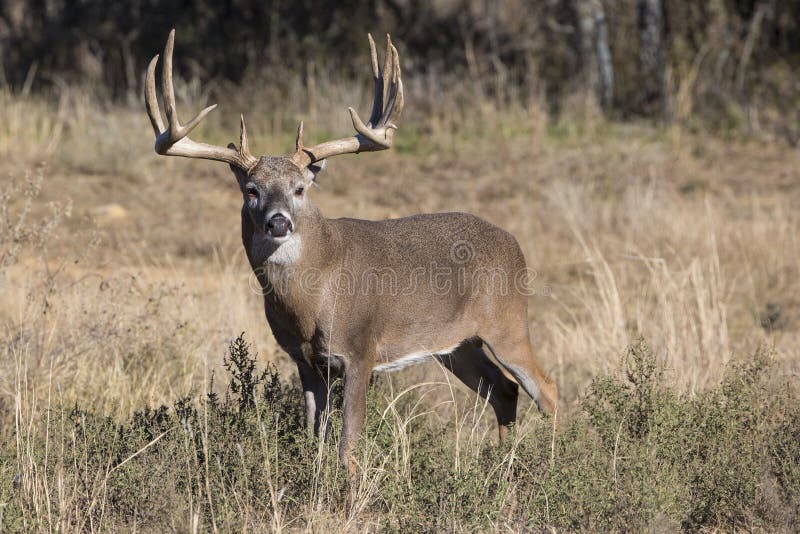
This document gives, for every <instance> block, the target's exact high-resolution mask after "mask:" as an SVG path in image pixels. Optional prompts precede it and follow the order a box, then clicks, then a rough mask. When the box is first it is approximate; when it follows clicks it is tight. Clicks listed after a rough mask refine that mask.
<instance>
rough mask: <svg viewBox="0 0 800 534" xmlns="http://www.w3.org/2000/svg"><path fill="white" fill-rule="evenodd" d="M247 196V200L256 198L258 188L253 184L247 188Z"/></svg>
mask: <svg viewBox="0 0 800 534" xmlns="http://www.w3.org/2000/svg"><path fill="white" fill-rule="evenodd" d="M247 198H248V200H255V199H257V198H258V189H256V188H255V187H253V186H250V187H248V188H247Z"/></svg>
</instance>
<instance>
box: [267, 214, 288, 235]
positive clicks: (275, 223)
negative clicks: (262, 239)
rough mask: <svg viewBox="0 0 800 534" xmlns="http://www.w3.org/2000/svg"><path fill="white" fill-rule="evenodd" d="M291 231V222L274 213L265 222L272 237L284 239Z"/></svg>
mask: <svg viewBox="0 0 800 534" xmlns="http://www.w3.org/2000/svg"><path fill="white" fill-rule="evenodd" d="M291 230H292V221H290V220H289V219H287V218H286V217H285V216H284V215H282V214H280V213H276V214H275V215H273V216H272V218H270V220H269V221H268V222H267V231H268V232H269V233H271V234H272V237H285V236H286V234H288V233H289V232H290V231H291Z"/></svg>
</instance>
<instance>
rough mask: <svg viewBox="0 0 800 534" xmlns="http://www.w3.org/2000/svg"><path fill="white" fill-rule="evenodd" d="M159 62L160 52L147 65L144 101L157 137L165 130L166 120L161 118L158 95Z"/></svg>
mask: <svg viewBox="0 0 800 534" xmlns="http://www.w3.org/2000/svg"><path fill="white" fill-rule="evenodd" d="M157 63H158V54H156V55H155V56H154V57H153V59H151V60H150V64H149V65H148V66H147V75H146V76H145V79H144V86H145V93H144V103H145V106H146V107H147V116H148V117H150V124H151V125H152V126H153V131H155V133H156V137H158V136H159V135H161V132H163V131H164V121H163V120H162V119H161V110H160V109H159V108H158V96H157V95H156V64H157Z"/></svg>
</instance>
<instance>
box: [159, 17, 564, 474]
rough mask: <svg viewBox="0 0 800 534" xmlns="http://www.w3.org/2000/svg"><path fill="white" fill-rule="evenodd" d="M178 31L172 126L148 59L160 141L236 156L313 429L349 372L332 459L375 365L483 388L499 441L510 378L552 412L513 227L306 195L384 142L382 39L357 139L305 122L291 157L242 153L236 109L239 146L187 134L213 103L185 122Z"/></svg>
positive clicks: (260, 263) (354, 428)
mask: <svg viewBox="0 0 800 534" xmlns="http://www.w3.org/2000/svg"><path fill="white" fill-rule="evenodd" d="M174 39H175V31H174V30H173V31H172V32H171V33H170V35H169V39H168V40H167V45H166V48H165V50H164V58H163V71H162V76H163V80H162V92H163V99H164V106H165V107H166V115H167V125H166V127H165V126H164V123H163V121H162V118H161V112H160V110H159V107H158V97H157V95H156V86H155V69H156V64H157V62H158V56H156V57H154V58H153V60H152V61H151V62H150V66H149V68H148V69H147V78H146V88H145V102H146V105H147V113H148V115H149V116H150V121H151V123H152V125H153V130H154V131H155V134H156V144H155V150H156V152H157V153H159V154H162V155H166V156H183V157H188V158H203V159H210V160H215V161H222V162H225V163H227V164H229V165H230V168H231V170H232V171H233V173H234V174H235V176H236V180H237V181H238V183H239V188H240V189H241V191H242V195H243V196H244V205H243V206H242V213H241V217H242V241H243V243H244V248H245V252H246V253H247V258H248V259H249V260H250V265H251V266H252V268H253V270H254V272H255V273H256V275H257V277H258V280H259V283H260V285H261V288H262V290H263V294H264V308H265V310H266V315H267V321H268V322H269V325H270V327H271V328H272V332H273V334H274V335H275V339H276V340H277V341H278V343H279V344H280V346H281V347H282V348H283V349H284V350H285V351H286V352H287V353H288V354H289V355H290V356H291V357H292V359H293V360H294V361H295V362H296V363H297V368H298V371H299V373H300V381H301V382H302V387H303V392H304V398H305V403H306V417H307V425H308V429H309V431H313V432H315V433H316V432H318V431H319V427H320V418H321V414H322V413H323V412H324V410H326V408H327V403H328V398H329V384H330V382H331V380H333V379H336V378H340V377H341V378H343V379H344V409H343V414H344V415H343V419H344V425H343V429H342V437H341V445H340V449H339V455H340V458H341V459H342V461H345V462H348V467H349V468H350V470H351V472H352V471H353V470H354V469H355V464H354V463H353V459H352V455H351V453H352V450H353V447H354V444H355V443H356V442H357V440H358V436H359V433H360V431H361V427H362V424H363V422H364V414H365V411H366V395H367V386H368V382H369V378H370V374H371V373H372V372H373V371H390V370H395V369H400V368H402V367H405V366H407V365H410V364H413V363H417V362H421V361H423V360H427V359H431V358H435V359H437V360H438V361H440V362H441V363H442V364H443V365H444V366H445V367H446V368H447V369H449V370H450V371H452V373H453V374H455V375H456V376H457V377H458V378H459V379H461V380H462V381H463V382H464V383H465V384H466V385H467V386H469V387H470V388H472V389H473V390H475V391H477V392H478V393H479V394H480V395H482V396H484V397H487V396H488V399H489V402H490V403H491V405H492V407H493V408H494V410H495V414H496V415H497V422H498V424H499V427H500V437H501V439H502V438H503V436H504V435H505V433H506V431H507V427H508V425H509V424H511V423H513V422H514V420H515V419H516V412H517V391H518V384H519V385H520V386H522V388H523V389H524V390H525V392H526V393H528V395H530V396H531V397H532V398H533V400H534V401H535V402H536V405H537V406H538V407H539V408H540V409H542V408H546V409H548V410H550V411H554V410H556V408H557V388H556V385H555V383H554V382H553V381H552V380H551V379H550V378H549V377H548V376H547V375H546V374H545V373H544V371H543V370H542V368H541V367H540V366H539V364H538V363H537V361H536V359H535V357H534V355H533V351H532V350H531V345H530V342H529V338H528V316H527V311H528V298H527V293H526V292H525V291H521V290H520V289H524V288H520V287H519V284H518V282H519V281H520V279H521V278H524V276H525V275H526V274H527V269H526V265H525V259H524V257H523V255H522V251H521V250H520V247H519V245H518V244H517V242H516V240H515V239H514V237H512V236H511V234H509V233H507V232H505V231H503V230H501V229H500V228H497V227H496V226H493V225H491V224H489V223H488V222H486V221H484V220H482V219H480V218H478V217H475V216H473V215H468V214H466V213H438V214H428V215H414V216H411V217H404V218H402V219H393V220H386V221H364V220H358V219H326V218H324V217H323V216H322V214H321V213H320V212H319V210H318V209H317V208H316V207H315V206H314V204H313V203H312V202H311V199H310V198H309V195H308V192H309V190H310V186H311V185H312V183H313V182H314V180H315V178H316V175H317V173H319V172H320V171H321V170H322V168H323V166H324V163H325V160H326V159H327V158H330V157H332V156H338V155H339V154H354V153H355V154H358V153H361V152H373V151H377V150H385V149H388V148H390V147H391V146H392V140H393V135H394V133H395V129H396V128H397V126H396V122H397V120H398V119H399V117H400V113H401V111H402V109H403V84H402V81H401V80H400V62H399V58H398V55H397V50H396V49H395V47H394V46H393V45H392V43H391V40H390V39H389V38H388V36H387V43H386V58H385V61H384V63H383V67H382V68H380V67H379V65H378V57H377V53H376V51H375V44H374V42H373V40H372V37H371V36H370V37H369V44H370V50H371V59H372V75H373V78H374V82H375V97H374V101H373V105H372V113H371V115H370V118H369V121H367V123H366V124H364V122H363V121H362V120H361V119H360V118H359V116H358V113H356V111H355V110H353V109H352V108H350V116H351V118H352V121H353V127H354V128H355V130H356V132H357V133H356V135H354V136H352V137H346V138H343V139H337V140H334V141H327V142H324V143H321V144H318V145H314V146H305V145H304V144H303V124H302V123H300V126H299V128H298V131H297V143H296V144H297V146H296V152H295V153H294V154H292V155H291V156H261V157H255V156H253V155H252V154H251V153H250V149H249V146H248V142H247V132H246V131H245V125H244V119H242V122H241V138H240V143H239V147H238V148H236V146H235V145H233V144H230V145H228V147H227V148H224V147H220V146H213V145H208V144H205V143H198V142H196V141H192V140H191V139H189V137H188V135H189V133H190V132H191V131H192V129H194V127H195V126H197V124H198V123H199V122H200V121H201V120H202V119H203V118H204V117H205V116H206V115H207V114H208V113H209V112H210V111H211V110H212V109H214V107H215V106H210V107H207V108H206V109H204V110H202V111H201V112H200V113H199V114H198V115H197V116H196V117H195V118H193V119H192V120H190V121H189V122H188V123H186V124H185V125H181V124H180V122H179V121H178V115H177V112H176V108H175V93H174V90H173V87H172V51H173V46H174ZM511 285H514V286H515V287H509V286H511ZM484 346H485V347H488V348H489V350H490V352H491V353H492V355H493V357H494V360H493V359H491V358H490V357H489V356H488V355H487V353H486V352H484V348H483V347H484ZM495 362H497V363H495ZM506 373H507V375H506ZM510 377H513V379H512V378H510Z"/></svg>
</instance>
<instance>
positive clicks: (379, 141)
mask: <svg viewBox="0 0 800 534" xmlns="http://www.w3.org/2000/svg"><path fill="white" fill-rule="evenodd" d="M367 37H368V39H369V45H370V60H371V65H372V76H373V80H374V82H375V95H374V98H373V102H372V113H371V114H370V119H369V123H368V124H364V121H362V120H361V117H359V115H358V112H357V111H356V110H355V109H353V108H347V109H348V111H349V112H350V119H351V120H352V122H353V128H354V129H355V131H356V133H357V135H355V136H354V137H348V138H343V139H336V140H333V141H326V142H324V143H320V144H318V145H314V146H313V147H305V146H303V144H302V124H301V125H300V127H299V128H298V132H297V141H296V142H295V148H296V151H295V153H294V155H293V156H292V161H294V163H295V164H296V165H297V166H298V167H300V168H305V167H307V166H308V165H310V164H311V163H314V162H317V161H321V160H323V159H326V158H329V157H332V156H338V155H339V154H353V153H359V152H373V151H377V150H386V149H388V148H391V146H392V140H393V134H394V130H396V129H397V125H396V124H395V122H396V121H397V120H398V119H399V118H400V113H401V112H402V110H403V82H402V80H401V79H400V56H399V55H398V53H397V49H396V48H395V47H394V45H393V44H392V40H391V37H389V36H388V35H387V36H386V57H385V58H384V62H383V69H382V70H380V69H379V68H378V65H379V64H378V54H377V51H376V49H375V41H374V40H373V39H372V36H371V35H368V36H367Z"/></svg>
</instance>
